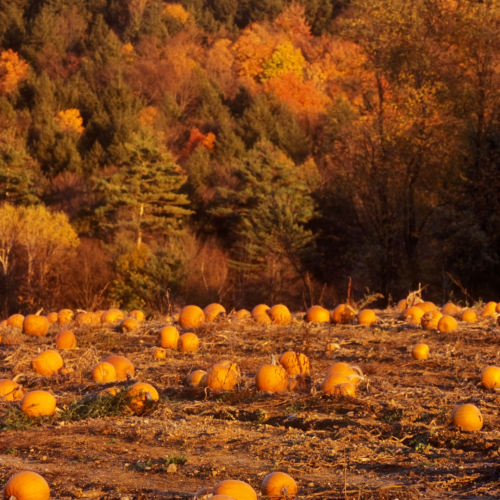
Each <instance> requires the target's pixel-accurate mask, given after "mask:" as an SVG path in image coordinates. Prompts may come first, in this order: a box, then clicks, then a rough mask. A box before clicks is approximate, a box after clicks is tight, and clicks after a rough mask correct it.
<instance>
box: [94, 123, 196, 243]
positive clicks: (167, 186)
mask: <svg viewBox="0 0 500 500" xmlns="http://www.w3.org/2000/svg"><path fill="white" fill-rule="evenodd" d="M125 147H126V149H127V152H128V158H127V159H126V161H125V162H124V163H123V164H122V165H121V166H120V168H119V171H118V172H117V173H116V174H114V175H112V176H111V177H110V178H105V179H100V180H98V182H97V185H98V190H99V191H100V193H101V194H102V197H103V201H104V203H105V204H104V205H103V206H102V207H101V208H100V209H99V210H98V215H100V216H101V218H102V228H103V229H104V230H106V232H108V231H109V230H110V229H112V230H113V233H114V232H115V231H116V230H117V229H121V230H123V231H125V232H127V233H129V234H131V235H133V237H134V238H135V240H136V242H137V246H138V247H140V245H141V243H142V238H143V235H144V236H156V237H158V236H161V235H171V234H176V233H178V232H179V230H180V229H182V222H183V219H184V218H185V217H186V216H187V215H189V214H191V211H190V210H189V209H187V208H185V207H186V205H188V204H189V200H188V199H187V197H186V195H184V194H179V190H180V188H181V187H182V186H183V184H184V183H185V182H186V180H187V176H186V175H185V174H184V172H183V170H182V169H181V168H180V167H179V166H178V165H176V163H175V162H174V161H173V159H172V157H171V155H170V154H169V153H167V152H165V151H162V150H161V149H160V147H159V146H158V145H157V144H156V142H155V140H154V138H153V137H151V136H150V135H148V133H147V132H145V131H143V132H142V134H136V135H135V136H134V137H133V142H132V143H129V144H126V146H125Z"/></svg>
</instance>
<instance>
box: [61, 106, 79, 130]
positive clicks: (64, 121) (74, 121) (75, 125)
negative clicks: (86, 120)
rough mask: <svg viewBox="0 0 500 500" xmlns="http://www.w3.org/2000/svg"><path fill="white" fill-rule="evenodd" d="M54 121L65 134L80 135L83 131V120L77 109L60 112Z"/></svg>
mask: <svg viewBox="0 0 500 500" xmlns="http://www.w3.org/2000/svg"><path fill="white" fill-rule="evenodd" d="M55 121H56V123H57V124H58V125H59V127H60V128H62V129H63V130H64V131H65V132H78V133H79V134H81V133H82V132H83V131H84V128H83V127H82V123H83V120H82V117H81V116H80V111H79V110H78V109H74V108H71V109H66V110H64V111H60V112H59V113H57V116H56V117H55Z"/></svg>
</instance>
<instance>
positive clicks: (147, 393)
mask: <svg viewBox="0 0 500 500" xmlns="http://www.w3.org/2000/svg"><path fill="white" fill-rule="evenodd" d="M127 396H129V397H130V398H132V400H131V401H130V403H129V407H130V408H131V409H132V410H133V411H134V412H135V413H141V412H142V411H143V410H144V403H145V402H146V401H147V400H150V401H151V400H152V401H158V400H159V399H160V396H159V395H158V391H157V390H156V389H155V388H154V387H153V386H152V385H151V384H146V383H144V382H137V383H136V384H134V385H133V386H132V387H131V388H130V389H129V390H128V392H127Z"/></svg>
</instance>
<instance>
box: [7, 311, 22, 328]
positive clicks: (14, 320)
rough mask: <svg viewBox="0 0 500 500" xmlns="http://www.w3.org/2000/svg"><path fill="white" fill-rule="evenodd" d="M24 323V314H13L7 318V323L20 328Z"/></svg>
mask: <svg viewBox="0 0 500 500" xmlns="http://www.w3.org/2000/svg"><path fill="white" fill-rule="evenodd" d="M23 323H24V316H23V315H22V314H13V315H12V316H9V318H8V319H7V324H8V325H9V326H12V327H15V328H22V327H23Z"/></svg>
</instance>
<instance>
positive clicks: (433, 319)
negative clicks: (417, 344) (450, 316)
mask: <svg viewBox="0 0 500 500" xmlns="http://www.w3.org/2000/svg"><path fill="white" fill-rule="evenodd" d="M442 317H443V315H442V314H441V313H440V312H439V311H429V312H426V313H424V314H423V316H422V318H421V320H420V324H421V325H422V328H424V329H425V330H437V327H438V323H439V320H440V319H441V318H442Z"/></svg>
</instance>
